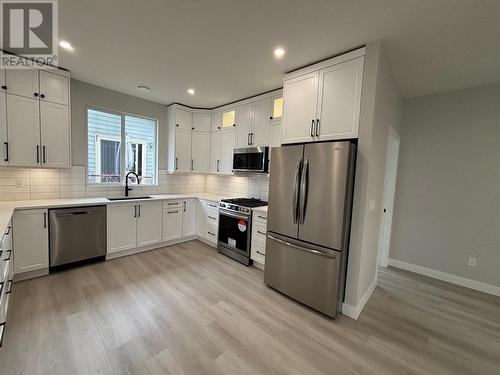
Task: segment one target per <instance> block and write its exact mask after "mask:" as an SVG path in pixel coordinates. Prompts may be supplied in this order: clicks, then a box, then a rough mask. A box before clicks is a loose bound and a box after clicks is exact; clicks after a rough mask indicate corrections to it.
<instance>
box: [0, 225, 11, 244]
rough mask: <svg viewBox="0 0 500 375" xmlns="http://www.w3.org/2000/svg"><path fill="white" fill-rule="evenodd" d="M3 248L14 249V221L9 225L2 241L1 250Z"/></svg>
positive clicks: (0, 242)
mask: <svg viewBox="0 0 500 375" xmlns="http://www.w3.org/2000/svg"><path fill="white" fill-rule="evenodd" d="M2 250H3V251H5V250H12V221H11V222H10V223H9V224H8V225H7V229H6V230H5V233H4V235H3V236H2V240H1V241H0V251H2Z"/></svg>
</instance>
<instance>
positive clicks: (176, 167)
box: [175, 158, 179, 170]
mask: <svg viewBox="0 0 500 375" xmlns="http://www.w3.org/2000/svg"><path fill="white" fill-rule="evenodd" d="M178 168H179V158H175V170H177V169H178Z"/></svg>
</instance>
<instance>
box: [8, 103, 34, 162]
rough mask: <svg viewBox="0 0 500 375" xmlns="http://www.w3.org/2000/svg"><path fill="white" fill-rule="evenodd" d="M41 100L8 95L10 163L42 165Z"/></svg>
mask: <svg viewBox="0 0 500 375" xmlns="http://www.w3.org/2000/svg"><path fill="white" fill-rule="evenodd" d="M39 105H40V102H39V100H38V99H31V98H24V97H22V96H17V95H7V110H8V111H7V138H8V140H9V165H15V166H26V167H29V166H40V165H41V164H40V161H41V159H40V152H39V145H40V109H39Z"/></svg>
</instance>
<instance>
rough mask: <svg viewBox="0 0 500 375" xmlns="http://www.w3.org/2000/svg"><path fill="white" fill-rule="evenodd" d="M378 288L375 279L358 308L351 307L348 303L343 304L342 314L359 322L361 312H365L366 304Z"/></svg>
mask: <svg viewBox="0 0 500 375" xmlns="http://www.w3.org/2000/svg"><path fill="white" fill-rule="evenodd" d="M376 286H377V280H376V279H375V280H374V281H373V283H372V284H371V285H370V287H369V288H368V290H367V291H366V292H365V294H364V295H363V297H362V298H361V300H360V301H359V303H358V304H357V305H356V306H352V305H349V304H348V303H343V304H342V314H344V315H346V316H348V317H349V318H352V319H354V320H358V317H359V314H361V311H362V310H363V308H364V307H365V305H366V303H367V302H368V300H369V299H370V297H371V295H372V293H373V291H374V290H375V287H376Z"/></svg>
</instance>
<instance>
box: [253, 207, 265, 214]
mask: <svg viewBox="0 0 500 375" xmlns="http://www.w3.org/2000/svg"><path fill="white" fill-rule="evenodd" d="M252 211H255V212H260V213H263V214H267V206H261V207H254V208H252Z"/></svg>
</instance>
